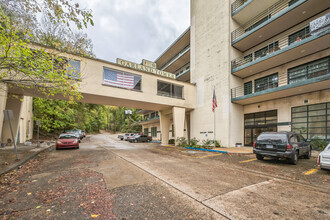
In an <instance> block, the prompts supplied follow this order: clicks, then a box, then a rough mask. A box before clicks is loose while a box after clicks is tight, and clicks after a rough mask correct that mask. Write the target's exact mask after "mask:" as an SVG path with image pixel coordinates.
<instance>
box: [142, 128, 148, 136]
mask: <svg viewBox="0 0 330 220" xmlns="http://www.w3.org/2000/svg"><path fill="white" fill-rule="evenodd" d="M143 133H144V134H145V135H147V136H148V134H149V129H148V128H145V129H144V132H143Z"/></svg>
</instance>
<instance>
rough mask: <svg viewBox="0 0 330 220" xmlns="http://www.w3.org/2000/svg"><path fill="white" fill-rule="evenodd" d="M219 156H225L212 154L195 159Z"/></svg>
mask: <svg viewBox="0 0 330 220" xmlns="http://www.w3.org/2000/svg"><path fill="white" fill-rule="evenodd" d="M219 155H223V154H211V155H205V156H200V157H195V158H206V157H216V156H219Z"/></svg>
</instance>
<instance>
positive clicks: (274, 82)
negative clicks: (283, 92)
mask: <svg viewBox="0 0 330 220" xmlns="http://www.w3.org/2000/svg"><path fill="white" fill-rule="evenodd" d="M277 86H278V75H277V73H276V74H273V75H270V76H266V77H262V78H260V79H256V80H255V81H254V90H255V92H259V91H263V90H266V89H270V88H275V87H277Z"/></svg>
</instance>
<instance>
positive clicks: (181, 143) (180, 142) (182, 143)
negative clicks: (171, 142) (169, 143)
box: [176, 137, 188, 147]
mask: <svg viewBox="0 0 330 220" xmlns="http://www.w3.org/2000/svg"><path fill="white" fill-rule="evenodd" d="M176 145H178V146H179V147H186V146H187V145H188V143H187V140H186V138H185V137H178V138H177V139H176Z"/></svg>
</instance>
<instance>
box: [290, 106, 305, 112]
mask: <svg viewBox="0 0 330 220" xmlns="http://www.w3.org/2000/svg"><path fill="white" fill-rule="evenodd" d="M304 111H307V106H301V107H294V108H292V112H304Z"/></svg>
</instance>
